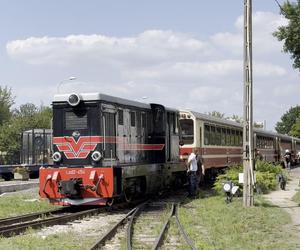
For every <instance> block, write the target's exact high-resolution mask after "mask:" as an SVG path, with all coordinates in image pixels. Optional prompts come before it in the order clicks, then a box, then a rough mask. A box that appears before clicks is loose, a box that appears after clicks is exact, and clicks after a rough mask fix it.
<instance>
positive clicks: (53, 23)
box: [0, 0, 300, 130]
mask: <svg viewBox="0 0 300 250" xmlns="http://www.w3.org/2000/svg"><path fill="white" fill-rule="evenodd" d="M279 2H280V3H283V0H279ZM243 7H244V1H243V0H239V1H238V0H230V1H221V0H216V1H200V0H189V1H179V0H164V1H161V0H160V1H159V0H151V1H145V0H122V1H121V0H119V1H117V0H110V1H103V0H89V1H71V0H60V1H58V0H52V1H38V0H26V1H20V0H19V1H17V0H10V1H0V12H1V14H0V34H1V35H0V85H1V86H8V87H11V89H12V92H13V94H14V95H15V96H16V99H15V102H16V104H15V105H16V107H17V106H19V105H21V104H24V103H28V102H31V103H34V104H36V105H41V104H43V105H50V104H51V101H52V99H53V95H55V94H57V93H72V92H76V93H80V92H95V91H96V92H101V93H105V94H109V95H113V96H118V97H122V98H126V99H130V100H136V101H141V102H148V103H160V104H163V105H165V106H168V107H173V108H180V109H190V110H194V111H198V112H202V113H206V112H212V111H219V112H221V113H225V115H226V116H232V115H233V114H234V115H239V116H242V115H243V114H242V112H243ZM285 24H287V20H285V19H283V18H282V16H280V15H279V8H278V5H277V4H276V2H275V1H274V0H253V69H254V71H253V91H254V120H255V121H266V124H267V129H269V130H273V129H274V126H275V124H276V122H277V121H279V120H280V117H281V116H282V115H283V114H284V113H285V112H286V111H287V110H288V109H289V108H290V107H292V106H295V105H298V104H299V101H298V100H299V96H300V88H299V80H300V78H299V71H297V70H295V69H293V67H292V60H291V59H290V55H288V54H285V53H283V52H282V43H281V42H279V41H277V40H276V38H274V37H273V36H272V33H273V32H274V31H275V30H276V29H277V28H278V27H279V26H281V25H285ZM70 77H76V79H73V80H69V79H70Z"/></svg>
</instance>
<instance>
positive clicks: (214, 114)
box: [208, 111, 225, 119]
mask: <svg viewBox="0 0 300 250" xmlns="http://www.w3.org/2000/svg"><path fill="white" fill-rule="evenodd" d="M208 115H210V116H213V117H217V118H220V119H223V118H224V116H225V114H224V113H221V112H219V111H212V112H208Z"/></svg>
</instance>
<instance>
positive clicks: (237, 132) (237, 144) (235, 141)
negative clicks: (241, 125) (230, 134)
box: [234, 130, 240, 146]
mask: <svg viewBox="0 0 300 250" xmlns="http://www.w3.org/2000/svg"><path fill="white" fill-rule="evenodd" d="M239 136H240V131H238V130H236V131H235V136H234V138H235V140H234V145H235V146H239V144H240V138H239Z"/></svg>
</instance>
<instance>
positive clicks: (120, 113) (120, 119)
mask: <svg viewBox="0 0 300 250" xmlns="http://www.w3.org/2000/svg"><path fill="white" fill-rule="evenodd" d="M118 123H119V125H124V114H123V110H122V109H119V110H118Z"/></svg>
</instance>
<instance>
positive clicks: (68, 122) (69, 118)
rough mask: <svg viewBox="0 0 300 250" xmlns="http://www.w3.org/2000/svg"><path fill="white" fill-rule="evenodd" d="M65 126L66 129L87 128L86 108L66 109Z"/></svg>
mask: <svg viewBox="0 0 300 250" xmlns="http://www.w3.org/2000/svg"><path fill="white" fill-rule="evenodd" d="M65 126H66V129H67V130H74V129H87V126H88V122H87V112H86V110H82V109H81V110H74V111H67V112H66V114H65Z"/></svg>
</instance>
